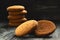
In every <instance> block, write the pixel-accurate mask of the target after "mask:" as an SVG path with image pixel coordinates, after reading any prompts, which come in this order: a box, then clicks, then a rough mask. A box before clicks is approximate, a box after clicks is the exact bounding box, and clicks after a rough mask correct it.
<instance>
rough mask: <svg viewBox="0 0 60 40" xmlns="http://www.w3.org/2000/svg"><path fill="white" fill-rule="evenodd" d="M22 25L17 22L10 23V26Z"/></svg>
mask: <svg viewBox="0 0 60 40" xmlns="http://www.w3.org/2000/svg"><path fill="white" fill-rule="evenodd" d="M20 24H21V23H15V22H14V23H12V22H9V23H8V25H9V26H18V25H20Z"/></svg>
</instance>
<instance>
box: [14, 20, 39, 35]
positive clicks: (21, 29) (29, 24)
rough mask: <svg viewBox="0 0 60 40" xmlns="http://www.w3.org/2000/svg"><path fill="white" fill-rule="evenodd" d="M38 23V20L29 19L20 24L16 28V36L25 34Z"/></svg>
mask: <svg viewBox="0 0 60 40" xmlns="http://www.w3.org/2000/svg"><path fill="white" fill-rule="evenodd" d="M37 25H38V22H37V21H36V20H29V21H26V22H24V23H22V24H21V25H19V26H18V27H17V28H16V30H15V35H16V36H24V35H26V34H27V33H29V32H30V31H31V30H32V29H33V28H35V27H36V26H37Z"/></svg>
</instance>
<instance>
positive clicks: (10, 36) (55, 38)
mask: <svg viewBox="0 0 60 40" xmlns="http://www.w3.org/2000/svg"><path fill="white" fill-rule="evenodd" d="M56 26H57V29H56V30H55V32H54V33H53V34H51V35H50V36H46V37H36V36H34V35H30V34H28V35H26V36H25V37H16V36H15V35H14V30H15V28H16V27H9V26H7V25H6V23H0V40H60V24H56Z"/></svg>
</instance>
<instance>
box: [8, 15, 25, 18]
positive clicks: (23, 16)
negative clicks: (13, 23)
mask: <svg viewBox="0 0 60 40" xmlns="http://www.w3.org/2000/svg"><path fill="white" fill-rule="evenodd" d="M21 18H25V15H16V16H11V15H9V16H8V19H21Z"/></svg>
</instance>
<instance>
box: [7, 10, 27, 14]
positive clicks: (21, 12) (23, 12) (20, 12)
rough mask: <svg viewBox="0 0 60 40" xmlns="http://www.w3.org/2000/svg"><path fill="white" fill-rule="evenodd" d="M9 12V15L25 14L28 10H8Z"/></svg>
mask: <svg viewBox="0 0 60 40" xmlns="http://www.w3.org/2000/svg"><path fill="white" fill-rule="evenodd" d="M8 13H9V15H19V14H21V15H24V14H26V13H27V11H26V10H22V11H19V12H17V11H15V12H8Z"/></svg>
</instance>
